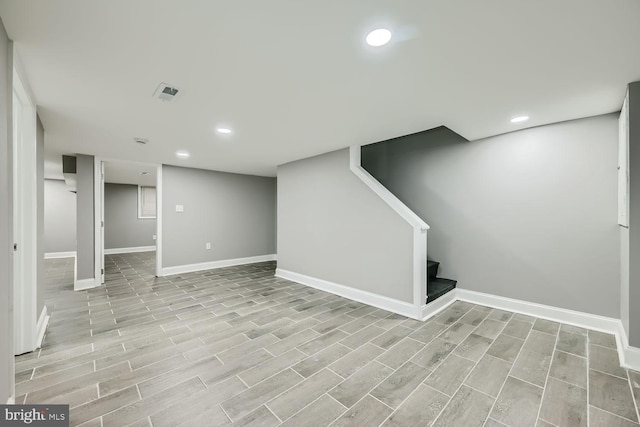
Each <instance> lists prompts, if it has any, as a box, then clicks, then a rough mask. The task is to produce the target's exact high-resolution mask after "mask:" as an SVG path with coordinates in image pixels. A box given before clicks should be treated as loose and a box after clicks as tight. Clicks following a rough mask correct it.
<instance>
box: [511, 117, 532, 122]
mask: <svg viewBox="0 0 640 427" xmlns="http://www.w3.org/2000/svg"><path fill="white" fill-rule="evenodd" d="M527 120H529V116H518V117H514V118H513V119H511V123H522V122H526V121H527Z"/></svg>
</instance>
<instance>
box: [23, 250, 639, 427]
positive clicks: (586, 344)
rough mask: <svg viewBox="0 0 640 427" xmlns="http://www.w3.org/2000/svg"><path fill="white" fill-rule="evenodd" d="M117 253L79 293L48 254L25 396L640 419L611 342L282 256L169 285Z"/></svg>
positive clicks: (136, 413)
mask: <svg viewBox="0 0 640 427" xmlns="http://www.w3.org/2000/svg"><path fill="white" fill-rule="evenodd" d="M154 256H155V254H154V253H143V254H129V255H112V256H108V257H107V274H106V280H107V283H106V286H104V287H102V288H99V289H94V290H90V291H83V292H73V290H72V289H73V285H72V278H73V260H69V259H67V260H48V261H47V262H46V265H47V274H48V278H49V284H48V286H49V287H48V289H47V295H46V303H47V306H48V307H49V309H50V310H51V312H52V316H51V323H50V326H49V329H48V331H47V334H46V338H45V342H44V345H43V348H42V350H40V351H38V352H35V353H30V354H26V355H22V356H19V357H16V383H17V385H16V392H17V395H18V396H19V398H18V399H17V400H18V402H27V403H68V404H70V406H71V424H72V425H79V424H82V425H85V426H105V427H106V426H125V425H135V426H154V427H158V426H177V425H184V426H219V425H227V424H231V423H233V424H234V425H240V426H249V425H251V426H276V425H285V426H304V427H307V426H328V425H331V426H336V427H337V426H346V425H352V426H367V427H368V426H379V425H382V426H385V427H391V426H410V427H414V426H429V425H434V426H463V427H469V426H491V427H495V426H513V427H524V426H593V427H596V426H606V427H614V426H619V427H623V426H636V427H637V426H638V424H637V423H638V405H639V404H640V374H638V373H636V372H631V371H627V370H625V369H622V368H620V366H619V364H618V358H617V354H616V343H615V340H614V337H613V336H612V335H607V334H603V333H599V332H594V331H588V330H585V329H580V328H576V327H572V326H568V325H561V324H558V323H554V322H549V321H546V320H542V319H536V318H533V317H528V316H523V315H519V314H513V313H509V312H504V311H500V310H494V309H491V308H488V307H481V306H475V305H472V304H469V303H464V302H456V303H454V304H453V305H452V306H450V307H449V308H448V309H446V310H445V311H444V312H442V313H441V314H440V315H438V316H437V317H435V318H433V319H431V320H430V321H428V322H425V323H423V322H418V321H414V320H411V319H406V318H404V317H402V316H398V315H394V314H391V313H389V312H386V311H384V310H379V309H376V308H373V307H369V306H366V305H364V304H361V303H357V302H353V301H350V300H347V299H344V298H341V297H338V296H335V295H331V294H328V293H325V292H321V291H318V290H315V289H311V288H308V287H305V286H302V285H299V284H296V283H292V282H289V281H286V280H282V279H278V278H275V277H274V268H275V264H274V263H261V264H253V265H247V266H239V267H231V268H224V269H219V270H212V271H204V272H199V273H191V274H183V275H179V276H171V277H166V278H156V277H154V276H153V262H154Z"/></svg>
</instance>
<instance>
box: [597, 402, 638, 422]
mask: <svg viewBox="0 0 640 427" xmlns="http://www.w3.org/2000/svg"><path fill="white" fill-rule="evenodd" d="M587 406H593V407H594V408H596V409H598V410H599V411H602V412H606V413H607V414H609V415H612V416H614V417H616V418H621V419H623V420H625V421H629V422H630V423H632V424H636V425H640V424H638V422H637V421H634V420H630V419H629V418H627V417H623V416H622V415H619V414H614V413H613V412H611V411H607V410H606V409H604V408H601V407H599V406H597V405H592V404H591V403H589V404H588V405H587ZM588 409H589V408H588V407H587V412H588ZM589 425H590V424H589Z"/></svg>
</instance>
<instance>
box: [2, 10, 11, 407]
mask: <svg viewBox="0 0 640 427" xmlns="http://www.w3.org/2000/svg"><path fill="white" fill-rule="evenodd" d="M12 77H13V44H12V43H11V42H10V41H9V37H8V36H7V33H6V31H5V29H4V25H3V24H2V22H1V21H0V118H2V119H1V120H0V403H2V404H3V403H6V402H7V400H9V398H10V397H11V395H12V394H13V384H14V379H13V369H14V368H13V250H12V245H13V195H12V188H13V156H12V150H11V140H12V122H13V110H12V103H13V99H12V91H13V78H12Z"/></svg>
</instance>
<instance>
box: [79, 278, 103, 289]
mask: <svg viewBox="0 0 640 427" xmlns="http://www.w3.org/2000/svg"><path fill="white" fill-rule="evenodd" d="M97 281H98V282H99V281H100V278H98V279H97ZM100 285H101V283H96V279H95V278H94V277H91V278H89V279H82V280H76V283H75V285H74V286H73V290H74V291H85V290H87V289H93V288H97V287H98V286H100Z"/></svg>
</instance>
